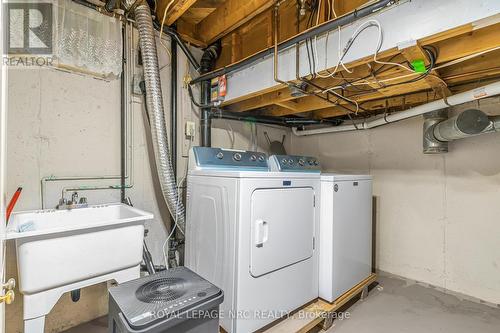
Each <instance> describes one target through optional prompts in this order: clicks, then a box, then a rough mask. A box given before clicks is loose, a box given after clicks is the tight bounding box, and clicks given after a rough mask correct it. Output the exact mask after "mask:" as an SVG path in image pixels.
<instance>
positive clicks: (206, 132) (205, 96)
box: [200, 43, 222, 147]
mask: <svg viewBox="0 0 500 333" xmlns="http://www.w3.org/2000/svg"><path fill="white" fill-rule="evenodd" d="M221 50H222V46H221V44H220V43H216V44H213V45H211V46H209V47H207V48H206V49H205V52H203V56H202V57H201V62H200V73H207V72H209V71H211V70H212V69H213V68H214V67H215V61H216V60H217V58H218V57H219V55H220V52H221ZM200 102H201V103H200V105H203V106H206V105H209V104H210V81H203V82H202V83H201V101H200ZM200 113H201V116H200V136H201V146H202V147H210V146H212V115H211V108H210V107H202V108H201V111H200Z"/></svg>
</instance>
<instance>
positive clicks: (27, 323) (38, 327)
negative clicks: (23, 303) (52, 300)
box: [24, 316, 45, 333]
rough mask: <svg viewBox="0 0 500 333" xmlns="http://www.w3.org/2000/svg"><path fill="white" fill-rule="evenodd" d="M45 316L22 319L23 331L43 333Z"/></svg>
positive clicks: (25, 332) (26, 332)
mask: <svg viewBox="0 0 500 333" xmlns="http://www.w3.org/2000/svg"><path fill="white" fill-rule="evenodd" d="M44 326H45V316H43V317H38V318H33V319H26V320H24V333H43V328H44Z"/></svg>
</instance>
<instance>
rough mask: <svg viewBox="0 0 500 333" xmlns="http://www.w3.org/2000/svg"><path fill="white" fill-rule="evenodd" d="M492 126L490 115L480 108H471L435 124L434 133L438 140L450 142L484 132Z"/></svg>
mask: <svg viewBox="0 0 500 333" xmlns="http://www.w3.org/2000/svg"><path fill="white" fill-rule="evenodd" d="M490 126H491V121H490V119H489V118H488V115H486V114H485V113H484V112H482V111H480V110H476V109H469V110H466V111H464V112H462V113H460V114H459V115H457V116H455V117H452V118H450V119H448V120H445V121H442V122H440V123H438V124H437V125H436V126H434V130H433V134H434V137H435V138H436V139H437V140H439V141H442V142H449V141H453V140H458V139H464V138H468V137H471V136H475V135H479V134H482V133H484V132H485V131H487V129H488V128H489V127H490Z"/></svg>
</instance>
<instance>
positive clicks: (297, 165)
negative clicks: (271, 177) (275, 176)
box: [269, 155, 321, 172]
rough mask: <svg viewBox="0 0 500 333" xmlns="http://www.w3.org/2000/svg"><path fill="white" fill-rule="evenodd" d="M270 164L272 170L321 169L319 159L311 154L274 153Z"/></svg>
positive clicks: (317, 170)
mask: <svg viewBox="0 0 500 333" xmlns="http://www.w3.org/2000/svg"><path fill="white" fill-rule="evenodd" d="M269 164H270V167H271V171H300V172H305V171H306V172H307V171H309V172H320V171H321V165H320V163H319V161H318V159H317V158H315V157H310V156H295V155H272V156H271V157H270V158H269Z"/></svg>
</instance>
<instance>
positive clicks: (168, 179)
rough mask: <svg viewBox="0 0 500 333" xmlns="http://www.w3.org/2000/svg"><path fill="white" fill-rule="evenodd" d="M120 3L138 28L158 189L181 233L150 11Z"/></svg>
mask: <svg viewBox="0 0 500 333" xmlns="http://www.w3.org/2000/svg"><path fill="white" fill-rule="evenodd" d="M122 3H123V6H124V8H125V10H126V11H128V12H131V14H133V15H134V16H135V21H136V24H137V29H138V31H139V45H140V48H141V52H142V61H143V67H144V81H145V85H146V105H147V109H148V111H149V117H150V125H151V136H152V140H153V150H154V154H155V161H156V168H157V170H158V178H159V181H160V186H161V190H162V193H163V197H164V199H165V202H166V203H167V206H168V209H169V211H170V214H171V215H172V217H173V219H174V221H176V222H177V226H178V228H179V229H181V232H184V230H185V211H184V205H183V203H182V200H181V199H180V198H179V193H178V190H177V184H176V178H175V174H174V171H173V168H172V161H171V155H170V151H169V144H168V135H167V126H166V123H165V113H164V107H163V99H162V91H161V82H160V71H159V67H158V54H157V51H156V41H155V33H154V30H153V19H152V17H151V10H150V8H149V5H148V4H147V2H146V1H145V0H138V1H136V0H126V1H124V2H122Z"/></svg>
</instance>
